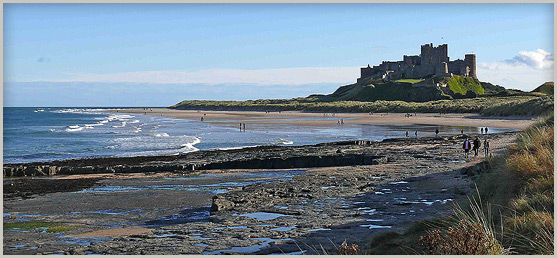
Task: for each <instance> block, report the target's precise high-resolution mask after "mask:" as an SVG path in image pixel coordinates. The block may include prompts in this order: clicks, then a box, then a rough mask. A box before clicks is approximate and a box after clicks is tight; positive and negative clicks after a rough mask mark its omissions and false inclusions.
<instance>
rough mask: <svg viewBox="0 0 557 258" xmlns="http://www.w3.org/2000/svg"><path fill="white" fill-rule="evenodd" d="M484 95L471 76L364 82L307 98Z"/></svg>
mask: <svg viewBox="0 0 557 258" xmlns="http://www.w3.org/2000/svg"><path fill="white" fill-rule="evenodd" d="M438 85H440V86H438ZM443 86H445V87H443ZM484 93H485V92H484V89H483V87H482V85H481V84H480V82H479V81H476V80H474V79H473V78H470V77H464V76H453V77H434V78H428V79H402V80H398V81H385V80H377V79H367V80H361V81H359V82H357V83H355V84H350V85H346V86H342V87H340V88H338V89H337V90H336V91H335V92H333V93H332V94H329V95H313V96H310V97H309V98H310V99H314V100H316V101H343V100H352V101H376V100H402V101H412V102H426V101H432V100H442V99H453V98H465V97H471V98H473V97H476V96H477V95H483V94H484Z"/></svg>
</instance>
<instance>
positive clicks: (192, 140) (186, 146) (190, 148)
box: [107, 135, 201, 157]
mask: <svg viewBox="0 0 557 258" xmlns="http://www.w3.org/2000/svg"><path fill="white" fill-rule="evenodd" d="M175 137H176V138H177V139H181V140H187V141H189V142H187V143H183V142H182V143H181V144H180V145H179V146H177V145H172V144H171V145H170V146H172V147H171V148H163V149H158V148H160V147H163V146H167V147H169V145H168V144H154V145H149V144H148V143H146V142H141V143H140V144H135V145H134V144H133V143H132V146H133V147H134V149H143V148H150V150H142V151H127V152H125V153H122V154H117V155H115V156H116V157H135V156H158V155H179V154H184V153H189V152H194V151H199V149H198V148H196V147H194V145H196V144H198V143H200V142H201V140H200V139H199V138H196V137H193V136H186V135H184V136H175ZM137 138H144V137H137ZM129 139H130V138H128V140H129ZM136 140H137V139H133V141H135V143H138V142H137V141H136ZM126 143H129V142H126ZM125 147H129V146H128V145H127V144H119V145H111V146H108V147H107V148H110V149H121V148H125Z"/></svg>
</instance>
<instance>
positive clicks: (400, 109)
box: [170, 96, 554, 116]
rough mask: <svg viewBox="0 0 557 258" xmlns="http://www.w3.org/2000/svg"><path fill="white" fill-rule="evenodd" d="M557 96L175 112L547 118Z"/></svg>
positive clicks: (214, 106) (195, 103) (299, 102)
mask: <svg viewBox="0 0 557 258" xmlns="http://www.w3.org/2000/svg"><path fill="white" fill-rule="evenodd" d="M553 103H554V101H553V96H544V97H539V96H538V97H536V96H509V97H479V98H469V99H453V100H436V101H428V102H405V101H385V100H378V101H373V102H365V101H333V102H325V101H316V99H312V98H299V99H263V100H247V101H208V100H207V101H206V100H188V101H182V102H180V103H178V104H176V105H173V106H171V107H170V108H173V109H190V110H236V111H306V112H337V113H342V112H347V113H368V112H376V113H380V112H396V113H414V112H421V113H481V114H483V115H488V116H511V115H532V116H537V115H543V114H545V113H547V112H550V111H553Z"/></svg>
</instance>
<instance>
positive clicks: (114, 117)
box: [107, 115, 135, 121]
mask: <svg viewBox="0 0 557 258" xmlns="http://www.w3.org/2000/svg"><path fill="white" fill-rule="evenodd" d="M134 117H135V116H132V115H110V116H108V117H107V119H108V120H109V121H114V120H116V121H127V120H128V119H130V118H134Z"/></svg>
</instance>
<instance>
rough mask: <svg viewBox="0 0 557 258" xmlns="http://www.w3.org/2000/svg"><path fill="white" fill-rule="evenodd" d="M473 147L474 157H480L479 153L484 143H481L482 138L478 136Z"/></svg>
mask: <svg viewBox="0 0 557 258" xmlns="http://www.w3.org/2000/svg"><path fill="white" fill-rule="evenodd" d="M473 145H474V146H473V147H472V149H474V157H477V156H478V152H479V151H480V146H481V145H482V142H481V141H480V138H478V136H476V139H474V143H473Z"/></svg>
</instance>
